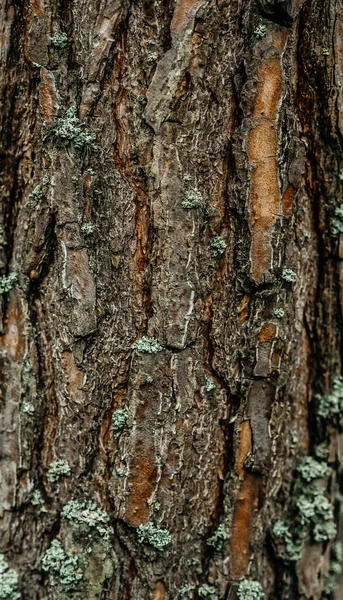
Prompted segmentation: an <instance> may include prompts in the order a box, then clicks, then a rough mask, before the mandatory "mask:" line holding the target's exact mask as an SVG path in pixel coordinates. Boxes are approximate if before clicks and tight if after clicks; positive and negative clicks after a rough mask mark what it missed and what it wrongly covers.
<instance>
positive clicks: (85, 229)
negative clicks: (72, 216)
mask: <svg viewBox="0 0 343 600" xmlns="http://www.w3.org/2000/svg"><path fill="white" fill-rule="evenodd" d="M94 229H95V228H94V225H93V223H84V224H83V225H81V231H82V233H83V235H86V236H88V235H92V233H94Z"/></svg>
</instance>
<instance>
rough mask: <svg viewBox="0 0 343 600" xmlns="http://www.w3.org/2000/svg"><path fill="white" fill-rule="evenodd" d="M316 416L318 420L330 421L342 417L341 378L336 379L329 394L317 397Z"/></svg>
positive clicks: (342, 390)
mask: <svg viewBox="0 0 343 600" xmlns="http://www.w3.org/2000/svg"><path fill="white" fill-rule="evenodd" d="M317 401H318V407H317V416H318V417H319V418H320V419H324V420H325V419H332V418H335V417H337V416H339V415H343V378H342V377H337V379H335V381H334V382H333V385H332V390H331V392H330V394H326V395H324V396H317Z"/></svg>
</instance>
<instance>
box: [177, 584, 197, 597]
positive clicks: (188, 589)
mask: <svg viewBox="0 0 343 600" xmlns="http://www.w3.org/2000/svg"><path fill="white" fill-rule="evenodd" d="M194 590H195V585H191V584H186V585H183V586H182V587H180V588H179V590H178V594H179V596H180V598H184V597H185V596H188V594H191V593H192V592H193V591H194Z"/></svg>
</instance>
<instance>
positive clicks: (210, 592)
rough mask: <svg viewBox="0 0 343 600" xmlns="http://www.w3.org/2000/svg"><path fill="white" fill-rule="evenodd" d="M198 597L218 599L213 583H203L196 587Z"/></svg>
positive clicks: (209, 599)
mask: <svg viewBox="0 0 343 600" xmlns="http://www.w3.org/2000/svg"><path fill="white" fill-rule="evenodd" d="M198 594H199V597H200V598H207V600H218V596H217V590H216V588H215V587H214V586H213V585H208V584H207V583H203V585H201V586H200V587H199V589H198Z"/></svg>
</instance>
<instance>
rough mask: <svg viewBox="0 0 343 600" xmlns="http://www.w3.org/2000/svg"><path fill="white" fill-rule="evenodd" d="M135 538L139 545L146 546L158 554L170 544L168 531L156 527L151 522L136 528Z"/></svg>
mask: <svg viewBox="0 0 343 600" xmlns="http://www.w3.org/2000/svg"><path fill="white" fill-rule="evenodd" d="M137 536H138V541H139V543H140V544H148V545H149V546H152V547H153V548H155V549H156V550H159V551H160V552H163V551H164V550H165V549H166V547H167V546H169V544H170V542H171V537H170V533H169V531H168V529H162V528H160V527H156V526H155V525H154V524H153V523H151V521H148V522H147V523H145V524H144V525H140V526H139V527H138V529H137Z"/></svg>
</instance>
